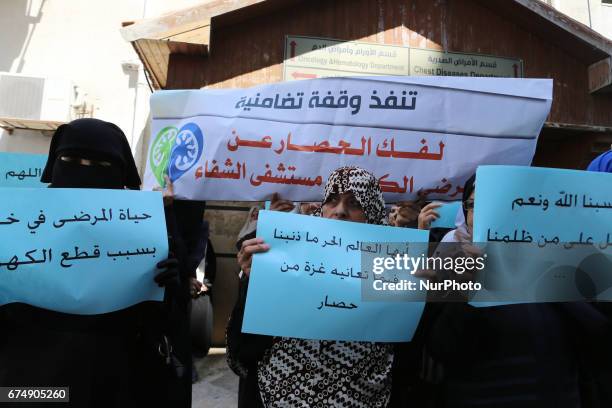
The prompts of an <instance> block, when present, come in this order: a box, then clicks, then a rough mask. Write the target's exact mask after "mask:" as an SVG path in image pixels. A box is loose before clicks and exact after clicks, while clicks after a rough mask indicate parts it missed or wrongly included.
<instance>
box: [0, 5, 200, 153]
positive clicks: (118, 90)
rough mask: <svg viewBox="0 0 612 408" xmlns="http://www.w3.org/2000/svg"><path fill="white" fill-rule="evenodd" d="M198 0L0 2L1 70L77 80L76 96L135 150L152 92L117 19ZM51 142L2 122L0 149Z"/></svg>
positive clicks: (43, 146) (37, 149)
mask: <svg viewBox="0 0 612 408" xmlns="http://www.w3.org/2000/svg"><path fill="white" fill-rule="evenodd" d="M201 2H202V1H201V0H172V1H170V0H105V1H89V0H88V1H83V0H3V1H0V50H2V52H1V53H0V71H5V72H10V73H20V74H24V75H32V76H41V77H51V78H61V79H68V80H70V81H71V82H72V83H73V84H74V85H75V86H77V87H78V88H77V89H76V91H77V93H78V96H77V95H76V94H75V96H77V97H76V99H75V102H81V101H86V102H87V104H88V105H93V107H94V111H93V116H94V117H96V118H100V119H103V120H107V121H110V122H114V123H116V124H117V125H118V126H119V127H120V128H121V129H122V130H123V131H124V132H125V134H126V136H127V137H128V140H130V143H131V145H132V148H133V150H134V152H135V153H139V152H141V151H142V146H141V145H140V144H139V143H141V141H142V140H141V138H142V134H143V129H144V128H145V125H146V122H147V119H148V113H149V106H148V105H149V102H148V99H149V96H150V91H149V87H148V85H147V83H146V79H145V76H144V71H143V69H142V64H141V63H140V61H139V60H138V56H137V55H136V53H135V52H134V50H133V49H132V46H131V44H129V43H127V42H125V41H124V40H123V38H122V37H121V35H120V33H119V29H120V28H121V23H122V22H123V21H129V20H138V19H142V18H143V17H156V16H158V15H160V14H162V13H165V12H169V11H172V10H176V9H177V8H183V7H187V6H190V5H193V4H197V3H201ZM126 62H127V63H134V66H135V67H136V69H135V70H132V69H130V66H129V65H128V66H124V65H123V63H126ZM73 118H74V116H73ZM49 141H50V138H49V134H47V135H43V134H42V133H41V132H37V131H24V130H15V131H14V132H13V134H12V135H9V134H8V132H6V131H4V130H2V129H0V151H16V152H32V153H44V152H47V151H48V146H49ZM140 155H141V154H139V156H140Z"/></svg>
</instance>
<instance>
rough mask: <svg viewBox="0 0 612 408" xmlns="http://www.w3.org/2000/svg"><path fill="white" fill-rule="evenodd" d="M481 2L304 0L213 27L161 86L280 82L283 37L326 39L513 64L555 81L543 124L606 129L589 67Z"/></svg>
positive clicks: (606, 104)
mask: <svg viewBox="0 0 612 408" xmlns="http://www.w3.org/2000/svg"><path fill="white" fill-rule="evenodd" d="M483 3H486V2H476V1H449V0H436V1H429V0H335V1H322V0H310V1H308V2H303V3H299V4H298V5H296V6H295V7H291V8H286V9H281V10H279V11H277V12H275V13H271V14H267V15H263V16H259V17H255V18H253V19H250V20H247V21H244V22H242V23H240V24H238V25H231V26H227V27H217V28H213V31H214V32H213V36H214V38H213V42H212V44H211V55H210V56H209V57H207V58H206V59H201V58H194V57H190V56H184V55H178V56H174V57H172V58H171V62H170V68H169V73H168V85H169V87H170V88H194V87H199V86H209V87H219V88H228V87H229V88H233V87H249V86H253V85H256V84H262V83H271V82H277V81H281V80H282V63H283V58H284V55H283V53H284V38H285V35H305V36H318V37H329V38H337V39H345V40H359V41H370V42H375V43H381V44H383V43H384V44H396V45H404V46H411V47H420V48H433V49H443V50H447V51H460V52H468V53H482V54H492V55H498V56H504V57H511V58H520V59H523V60H524V66H525V76H526V77H532V78H554V79H555V82H554V102H553V106H552V110H551V114H550V116H549V118H548V120H550V121H553V122H561V123H571V124H587V125H606V126H612V98H611V97H610V95H591V94H589V92H588V86H587V67H588V65H589V63H586V62H584V61H582V60H580V59H579V57H577V56H574V55H572V54H571V53H570V52H571V47H567V48H560V47H559V46H556V45H554V44H552V43H551V42H550V41H549V40H546V39H544V38H542V37H541V36H538V35H535V34H533V33H532V32H531V31H530V30H529V29H526V28H524V27H523V26H521V25H519V24H517V23H516V20H514V19H512V18H511V17H507V16H505V15H504V14H503V13H501V12H499V11H496V9H495V8H494V7H485V6H483V5H482V4H483ZM483 22H486V24H483Z"/></svg>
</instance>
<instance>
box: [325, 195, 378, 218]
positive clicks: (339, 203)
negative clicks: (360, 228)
mask: <svg viewBox="0 0 612 408" xmlns="http://www.w3.org/2000/svg"><path fill="white" fill-rule="evenodd" d="M321 216H322V217H323V218H331V219H333V220H343V221H353V222H366V221H367V218H366V215H365V212H364V211H363V208H361V204H359V201H357V199H356V198H355V196H354V195H353V193H351V192H350V191H349V192H346V193H342V194H332V195H330V196H329V198H328V199H327V201H326V202H325V204H323V207H321Z"/></svg>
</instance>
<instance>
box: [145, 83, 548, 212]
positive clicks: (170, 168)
mask: <svg viewBox="0 0 612 408" xmlns="http://www.w3.org/2000/svg"><path fill="white" fill-rule="evenodd" d="M551 100H552V80H548V79H512V78H452V77H436V78H430V77H352V78H325V79H317V80H310V81H296V82H289V83H277V84H269V85H262V86H258V87H254V88H248V89H234V90H215V89H209V90H181V91H177V90H174V91H159V92H156V93H155V94H153V96H152V97H151V112H152V117H153V122H152V137H151V143H150V146H149V153H148V156H147V167H146V171H145V181H144V185H145V188H146V189H152V188H154V187H156V186H158V185H160V184H163V183H164V174H166V173H167V174H168V175H169V177H170V179H171V180H172V181H173V182H174V186H175V192H176V194H177V196H178V197H180V198H187V199H198V200H244V201H263V200H266V199H269V198H270V196H271V195H272V193H274V192H279V193H280V195H281V197H284V198H287V199H290V200H294V201H313V200H316V199H318V198H319V197H321V195H322V189H323V187H324V185H325V181H326V179H327V177H328V175H329V174H330V173H331V172H332V171H333V170H335V169H337V168H338V167H340V166H343V165H356V166H360V167H363V168H365V169H367V170H369V171H371V172H373V173H374V174H375V175H376V176H377V177H378V178H379V180H380V185H381V188H382V190H383V193H384V194H385V199H386V201H387V202H393V201H397V200H401V199H410V198H415V197H416V195H417V193H418V192H419V191H420V190H422V191H423V192H425V193H426V194H427V195H428V197H429V198H431V199H441V200H456V199H459V198H460V197H461V191H462V186H463V183H464V181H465V180H466V179H467V178H468V177H469V176H471V175H472V174H473V172H474V171H475V169H476V166H477V165H479V164H516V165H528V164H530V163H531V160H532V158H533V154H534V151H535V146H536V142H537V137H538V134H539V133H540V130H541V128H542V125H543V123H544V120H545V118H546V116H547V115H548V112H549V110H550V105H551Z"/></svg>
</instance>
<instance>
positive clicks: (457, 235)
mask: <svg viewBox="0 0 612 408" xmlns="http://www.w3.org/2000/svg"><path fill="white" fill-rule="evenodd" d="M589 170H592V171H605V172H611V171H612V152H608V153H606V154H604V155H602V156H600V157H598V158H597V159H596V160H595V161H594V162H593V163H592V164H591V166H589ZM42 181H43V182H46V183H50V187H51V188H57V187H62V188H106V189H138V188H140V184H141V182H140V177H139V176H138V172H137V170H136V166H135V163H134V159H133V158H132V155H131V151H130V148H129V145H128V142H127V140H126V138H125V135H124V134H123V132H121V130H120V129H119V128H117V127H116V126H115V125H113V124H110V123H107V122H103V121H100V120H96V119H79V120H76V121H73V122H71V123H69V124H67V125H63V126H61V127H60V128H59V129H58V130H57V132H56V133H55V134H54V136H53V139H52V142H51V147H50V151H49V158H48V162H47V166H46V168H45V171H44V173H43V176H42ZM476 186H477V180H475V177H474V176H473V177H471V178H470V179H469V180H468V181H467V182H466V184H465V186H464V190H463V197H462V212H461V214H460V215H461V217H460V219H461V222H459V225H458V226H457V228H456V229H453V230H450V231H448V230H435V229H432V230H431V234H430V237H431V240H432V241H434V242H438V241H441V242H455V243H458V244H462V245H463V244H464V245H466V246H469V245H470V243H471V240H472V238H471V236H472V226H473V216H474V191H475V188H476ZM166 197H167V200H166V201H165V204H166V206H165V210H166V211H165V212H166V223H167V231H168V237H169V242H170V255H169V258H168V259H166V260H164V261H162V262H160V263H159V264H158V265H157V267H158V272H157V274H156V276H155V277H154V280H155V282H156V283H157V284H159V285H160V286H163V287H165V288H166V291H165V299H164V302H161V303H160V302H144V303H141V304H139V305H135V306H132V307H130V308H128V309H125V310H121V311H117V312H113V313H109V314H106V315H96V316H77V315H69V314H63V313H58V312H52V311H49V310H43V309H40V308H36V307H33V306H28V305H24V304H11V305H8V306H5V307H3V308H2V309H0V324H1V327H2V335H1V336H0V385H4V386H6V385H10V386H29V387H32V386H46V387H48V386H62V387H63V386H69V387H70V403H69V404H65V405H62V406H74V407H104V408H107V407H138V406H147V407H182V406H185V407H187V406H190V398H191V350H190V340H189V334H188V332H189V323H188V313H189V311H188V309H189V298H190V296H189V295H190V293H191V294H193V293H195V292H199V291H200V290H201V284H200V283H198V282H197V281H196V280H195V279H194V278H193V276H194V271H195V268H196V266H197V264H198V263H199V262H200V260H201V259H202V257H203V256H204V254H203V244H204V242H205V240H204V239H203V229H204V228H203V224H202V215H203V212H204V205H203V203H198V202H180V201H176V200H172V197H171V194H169V195H168V194H166ZM426 199H427V198H426V197H420V198H419V199H418V200H415V201H411V202H402V203H398V204H397V205H395V206H394V207H392V208H391V210H390V211H388V210H387V209H386V206H385V202H384V200H383V195H382V192H381V189H380V186H379V184H378V180H377V178H376V177H375V176H374V175H373V174H372V173H370V172H369V171H367V170H366V169H362V168H358V167H341V168H338V169H337V170H335V171H334V172H332V174H330V175H329V177H328V179H327V183H326V185H325V190H324V194H323V197H322V199H321V201H320V202H319V203H292V202H290V201H288V200H285V199H283V198H281V197H279V196H278V195H275V196H274V197H273V199H272V203H271V209H272V210H277V211H294V212H299V213H301V214H307V215H312V216H316V217H323V218H329V219H336V220H341V221H346V222H360V223H368V224H377V225H383V224H389V225H391V226H395V227H409V228H420V229H429V228H430V224H431V221H432V220H434V219H435V218H437V217H438V213H437V212H436V209H437V206H438V204H435V203H429V204H428V203H427V202H426ZM257 212H258V208H257V207H254V208H252V209H251V211H250V212H249V214H248V217H247V220H246V223H245V225H244V227H243V228H242V230H241V231H240V234H239V237H238V242H237V247H238V250H239V252H238V256H237V263H238V265H239V267H240V293H239V297H238V301H237V303H236V306H235V308H234V310H233V312H232V315H231V318H230V321H229V324H228V327H227V347H228V349H227V351H228V354H227V356H228V363H229V365H230V367H231V368H232V370H233V371H234V372H235V373H236V374H237V375H238V376H239V377H240V385H239V396H238V400H239V407H268V408H273V407H296V408H298V407H299V408H301V407H303V408H309V407H317V408H318V407H363V408H375V407H492V408H511V407H512V408H515V407H516V408H519V407H520V408H523V407H538V408H543V407H555V408H557V407H559V408H566V407H567V408H570V407H571V408H578V407H585V408H588V407H593V408H596V407H612V391H611V387H610V386H611V385H612V347H610V344H612V342H611V340H612V312H611V310H610V308H609V307H607V306H608V305H607V304H599V303H571V304H570V303H564V304H556V303H555V304H553V303H543V304H524V305H518V304H517V305H506V306H497V307H489V308H474V307H472V306H470V305H468V304H467V303H462V302H453V303H428V304H427V305H426V308H425V311H424V314H423V317H422V318H421V321H420V323H419V327H418V329H417V332H416V334H415V336H414V338H413V340H412V341H411V342H409V343H373V342H357V341H331V340H305V339H298V338H286V337H271V336H263V335H254V334H247V333H242V331H241V326H242V319H243V315H244V309H245V299H246V295H247V292H248V287H249V276H250V274H251V265H252V259H253V255H254V254H257V253H261V252H265V251H268V250H269V249H270V245H269V243H266V242H264V241H263V240H262V239H261V238H259V237H257ZM560 222H561V221H560ZM356 238H360V237H356ZM429 278H430V279H435V277H429ZM270 296H274V294H273V293H270ZM267 318H269V319H275V316H267ZM304 324H308V322H304ZM363 325H364V326H367V325H368V322H367V321H364V322H363ZM16 406H22V407H25V406H28V405H27V404H22V403H19V404H17V405H16ZM34 406H35V405H34Z"/></svg>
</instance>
